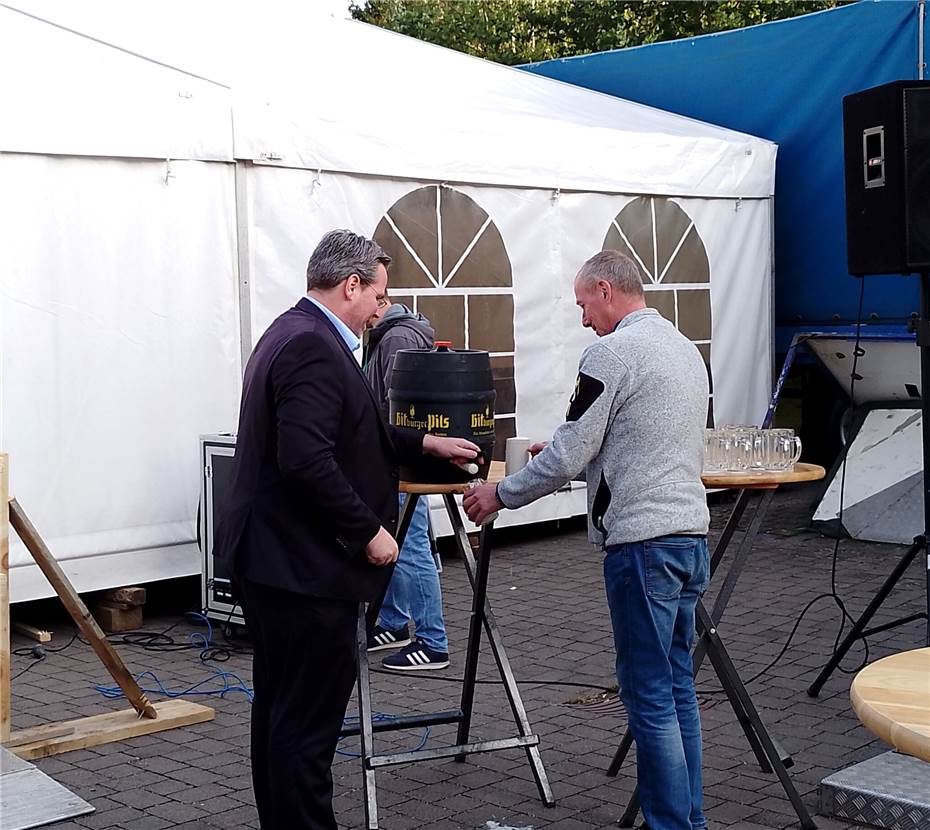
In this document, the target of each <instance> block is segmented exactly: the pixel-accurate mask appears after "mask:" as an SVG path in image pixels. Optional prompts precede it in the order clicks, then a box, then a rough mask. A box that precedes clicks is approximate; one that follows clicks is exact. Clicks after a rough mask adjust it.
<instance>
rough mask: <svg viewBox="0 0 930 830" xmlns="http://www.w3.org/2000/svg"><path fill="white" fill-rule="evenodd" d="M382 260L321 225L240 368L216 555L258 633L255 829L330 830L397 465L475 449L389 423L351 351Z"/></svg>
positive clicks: (371, 309) (388, 557)
mask: <svg viewBox="0 0 930 830" xmlns="http://www.w3.org/2000/svg"><path fill="white" fill-rule="evenodd" d="M389 262H390V257H388V256H387V254H385V253H384V251H382V250H381V248H380V247H379V246H378V245H377V244H376V243H374V242H373V241H371V240H369V239H366V238H365V237H362V236H358V235H356V234H354V233H351V232H350V231H330V232H329V233H327V234H326V235H325V236H324V237H323V239H322V240H321V241H320V244H319V245H318V246H317V248H316V250H315V251H314V252H313V255H312V256H311V257H310V262H309V264H308V266H307V296H306V297H304V298H302V299H301V300H300V302H298V303H297V305H296V306H295V307H294V308H291V309H289V310H288V311H285V312H284V313H283V314H282V315H281V316H280V317H278V318H277V320H275V321H274V322H273V323H272V324H271V326H270V327H269V328H268V330H267V331H266V332H265V334H264V335H263V336H262V338H261V340H259V342H258V344H257V345H256V346H255V350H254V351H253V352H252V356H251V358H250V359H249V362H248V365H247V367H246V371H245V377H244V380H243V389H242V404H241V409H240V413H239V431H238V437H237V442H236V456H235V461H234V464H233V473H232V481H231V484H230V491H229V495H228V497H227V500H226V506H225V510H224V511H223V514H222V516H221V517H220V521H219V523H218V526H217V532H216V539H215V542H214V555H216V556H218V557H220V558H222V559H223V560H225V562H226V564H227V567H228V568H229V569H230V571H231V572H232V573H233V575H234V580H235V584H236V587H237V589H238V591H239V593H240V595H241V601H242V610H243V615H244V617H245V622H246V627H247V628H248V630H249V634H250V636H251V638H252V642H253V646H254V660H253V685H254V691H255V699H254V701H253V703H252V781H253V786H254V789H255V803H256V806H257V808H258V814H259V820H260V822H261V827H262V830H335V828H336V820H335V817H334V815H333V808H332V775H331V772H330V767H331V765H332V760H333V755H334V753H335V750H336V743H337V741H338V739H339V732H340V729H341V726H342V719H343V716H344V715H345V709H346V705H347V704H348V701H349V697H350V695H351V692H352V685H353V683H354V680H355V630H356V620H357V610H358V603H359V601H371V600H375V599H376V598H378V597H380V596H381V594H382V593H383V591H384V588H385V586H386V583H387V581H388V579H389V578H390V571H391V569H390V568H385V567H384V566H385V565H389V564H391V563H392V562H394V561H395V560H396V559H397V543H396V542H395V540H394V536H393V534H394V532H395V530H396V527H397V507H398V500H397V485H398V464H399V462H400V461H405V462H408V463H409V462H410V461H413V460H415V458H416V456H418V455H420V454H421V453H429V454H432V455H436V456H438V457H440V458H447V459H450V460H451V461H459V462H464V461H466V460H468V459H471V458H474V457H475V456H476V455H477V453H478V447H476V446H475V445H474V444H472V443H471V442H469V441H466V440H464V439H457V438H437V437H436V436H433V435H426V436H424V435H421V434H419V433H416V432H413V431H409V430H399V429H396V428H392V427H389V426H388V425H387V424H386V423H385V421H384V419H383V417H382V415H381V409H380V402H378V401H376V400H375V398H374V395H373V392H372V390H371V387H370V386H369V384H368V381H367V380H366V379H365V376H364V375H363V374H362V371H361V368H360V367H359V364H358V361H357V360H356V359H355V358H354V357H353V352H354V351H355V350H356V349H357V348H359V347H360V340H359V337H360V335H361V332H362V331H363V330H364V328H365V325H366V323H367V322H368V321H369V320H370V319H371V318H372V317H373V316H374V315H376V314H377V311H378V309H379V307H380V306H381V305H383V304H384V302H385V292H386V291H387V265H388V263H389Z"/></svg>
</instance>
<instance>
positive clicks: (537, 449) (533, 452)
mask: <svg viewBox="0 0 930 830" xmlns="http://www.w3.org/2000/svg"><path fill="white" fill-rule="evenodd" d="M548 446H549V442H548V441H537V442H536V443H535V444H532V445H530V448H529V450H528V451H527V452H529V454H530V456H532V457H533V458H535V457H536V456H537V455H539V454H540V453H541V452H542V451H543V450H544V449H546V447H548Z"/></svg>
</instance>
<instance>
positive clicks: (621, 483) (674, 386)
mask: <svg viewBox="0 0 930 830" xmlns="http://www.w3.org/2000/svg"><path fill="white" fill-rule="evenodd" d="M707 396H708V380H707V370H706V369H705V367H704V361H703V359H702V358H701V355H700V352H698V350H697V347H696V346H695V345H694V344H693V343H691V341H689V340H688V339H687V338H686V337H685V336H684V335H682V334H681V333H680V332H679V331H678V330H677V329H676V328H675V327H674V326H673V325H672V324H671V323H669V322H668V321H667V320H665V319H664V318H663V317H661V316H660V315H659V313H658V312H657V311H655V310H654V309H650V308H646V309H642V310H640V311H634V312H633V313H632V314H629V315H627V316H626V317H624V318H623V320H622V321H621V322H620V323H619V324H618V325H617V328H616V329H615V330H614V331H613V332H612V333H611V334H608V335H605V336H604V337H601V338H600V339H599V340H598V341H597V342H596V343H594V344H592V345H591V346H589V347H588V348H587V349H585V352H584V354H583V355H582V356H581V363H580V365H579V372H578V380H577V382H576V384H575V392H574V394H573V396H572V399H571V403H570V404H569V407H568V413H567V415H566V422H565V423H564V424H562V425H561V426H560V427H559V428H558V429H557V430H556V432H555V435H554V436H553V438H552V441H551V443H550V444H549V445H548V446H547V447H546V448H545V449H544V450H543V451H542V452H541V453H539V455H537V456H536V457H535V458H534V459H533V460H532V461H531V462H530V463H529V464H528V465H527V466H526V467H524V468H523V469H522V470H521V471H520V472H518V473H516V474H514V475H512V476H508V477H507V478H505V479H504V480H503V481H502V482H501V483H500V485H499V486H498V497H499V498H500V499H501V501H502V502H503V503H504V505H505V506H506V507H511V508H515V507H522V506H523V505H525V504H529V503H530V502H531V501H535V500H536V499H538V498H540V497H541V496H544V495H546V494H548V493H552V492H554V491H555V490H557V489H558V488H559V487H561V486H562V485H564V484H565V483H566V482H568V481H570V480H571V479H573V478H575V477H576V476H577V475H578V474H579V473H580V472H581V471H582V469H584V468H585V467H586V468H587V469H586V476H585V478H586V480H587V482H588V538H589V539H590V540H591V542H593V543H595V544H597V545H601V546H607V545H619V544H623V543H625V542H640V541H643V540H645V539H653V538H655V537H657V536H665V535H669V534H676V533H681V534H699V535H702V534H705V533H707V525H708V521H709V514H708V510H707V500H706V497H705V494H704V486H703V484H702V483H701V468H702V467H703V463H704V426H705V424H706V419H707Z"/></svg>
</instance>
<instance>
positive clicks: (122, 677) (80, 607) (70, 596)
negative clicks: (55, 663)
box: [9, 499, 158, 718]
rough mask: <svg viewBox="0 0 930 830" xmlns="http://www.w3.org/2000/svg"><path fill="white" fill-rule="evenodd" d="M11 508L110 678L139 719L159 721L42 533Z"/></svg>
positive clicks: (13, 503) (14, 503)
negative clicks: (155, 719) (53, 554)
mask: <svg viewBox="0 0 930 830" xmlns="http://www.w3.org/2000/svg"><path fill="white" fill-rule="evenodd" d="M9 505H10V523H11V524H12V525H13V530H15V531H16V533H17V535H18V536H19V538H20V539H22V540H23V544H24V545H25V546H26V548H27V549H28V550H29V552H30V553H31V554H32V558H33V559H35V561H36V564H37V565H38V566H39V568H40V570H41V571H42V573H43V574H44V575H45V578H46V579H47V580H48V581H49V584H50V585H51V586H52V587H53V588H54V589H55V593H56V594H58V597H59V598H60V599H61V601H62V603H63V604H64V606H65V608H66V609H67V610H68V613H69V614H70V615H71V619H72V620H74V623H75V625H77V627H78V628H79V629H80V630H81V633H82V634H83V635H84V637H85V638H86V639H87V641H88V642H89V643H90V645H91V648H93V650H94V651H96V652H97V656H98V657H99V658H100V661H101V662H102V663H103V665H104V666H106V667H107V671H109V672H110V676H111V677H112V678H113V679H114V680H115V681H116V682H117V684H118V685H119V687H120V688H121V689H122V690H123V694H124V695H126V699H127V700H128V701H129V702H130V703H131V704H132V707H133V709H135V710H136V712H138V713H139V715H140V717H145V718H157V717H158V713H157V712H156V710H155V707H154V706H152V704H151V703H149V700H148V698H147V697H146V696H145V694H144V693H143V691H142V690H141V689H140V688H139V684H138V683H136V681H135V678H134V677H133V676H132V675H131V674H130V673H129V671H128V670H127V669H126V666H125V665H124V663H123V661H122V659H121V658H120V656H119V655H118V654H117V653H116V650H115V649H114V648H113V646H111V645H110V643H109V642H108V641H107V638H106V635H105V634H104V633H103V631H101V630H100V626H99V625H97V621H96V620H95V619H94V618H93V617H92V616H91V614H90V611H88V610H87V606H86V605H85V604H84V602H83V600H82V599H81V598H80V597H79V596H78V593H77V591H75V590H74V586H73V585H72V584H71V582H70V581H69V580H68V577H67V576H65V572H64V571H63V570H62V569H61V566H60V565H59V564H58V562H57V561H56V559H55V557H54V556H52V552H51V551H50V550H49V549H48V547H47V546H46V544H45V542H44V541H43V540H42V537H41V536H39V531H37V530H36V529H35V527H34V526H33V524H32V522H30V521H29V517H28V516H27V515H26V514H25V513H24V512H23V509H22V507H20V506H19V503H18V502H17V501H16V499H12V500H10V502H9Z"/></svg>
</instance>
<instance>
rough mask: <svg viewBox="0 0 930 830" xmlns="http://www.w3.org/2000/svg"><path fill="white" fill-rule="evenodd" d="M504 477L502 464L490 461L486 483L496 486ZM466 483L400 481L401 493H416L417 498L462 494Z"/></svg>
mask: <svg viewBox="0 0 930 830" xmlns="http://www.w3.org/2000/svg"><path fill="white" fill-rule="evenodd" d="M503 477H504V462H503V461H492V462H491V469H490V470H489V471H488V482H489V483H490V484H497V482H498V481H500V480H501V479H502V478H503ZM467 486H468V483H467V482H465V481H461V482H458V483H456V484H421V483H419V482H415V481H402V482H401V483H400V492H401V493H416V494H417V495H418V496H432V495H442V494H444V493H464V492H465V488H466V487H467Z"/></svg>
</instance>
